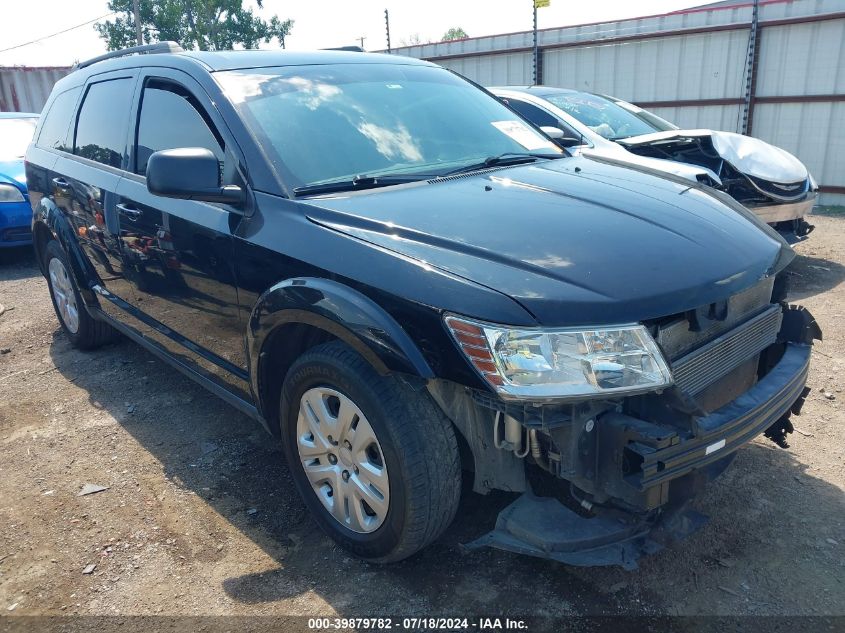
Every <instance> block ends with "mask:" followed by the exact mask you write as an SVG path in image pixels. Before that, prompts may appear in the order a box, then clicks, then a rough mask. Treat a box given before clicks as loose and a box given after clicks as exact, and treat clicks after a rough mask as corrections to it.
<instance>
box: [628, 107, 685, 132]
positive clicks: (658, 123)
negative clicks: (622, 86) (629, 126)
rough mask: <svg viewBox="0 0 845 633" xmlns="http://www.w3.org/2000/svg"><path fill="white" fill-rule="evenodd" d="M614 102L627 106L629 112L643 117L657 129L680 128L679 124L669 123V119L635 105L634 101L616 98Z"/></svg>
mask: <svg viewBox="0 0 845 633" xmlns="http://www.w3.org/2000/svg"><path fill="white" fill-rule="evenodd" d="M614 103H615V104H616V105H618V106H619V107H620V108H625V109H626V110H627V111H628V112H630V113H631V114H633V115H634V116H636V117H637V118H638V119H642V120H643V121H645V122H646V123H648V124H649V125H650V126H651V127H653V128H654V129H655V130H656V131H659V132H667V131H669V130H677V129H679V128H678V126H677V125H675V124H674V123H669V121H667V120H666V119H664V118H663V117H659V116H657V115H656V114H655V113H654V112H649V111H648V110H643V109H642V108H641V107H640V106H635V105H634V104H633V103H628V102H627V101H621V100H619V99H615V100H614Z"/></svg>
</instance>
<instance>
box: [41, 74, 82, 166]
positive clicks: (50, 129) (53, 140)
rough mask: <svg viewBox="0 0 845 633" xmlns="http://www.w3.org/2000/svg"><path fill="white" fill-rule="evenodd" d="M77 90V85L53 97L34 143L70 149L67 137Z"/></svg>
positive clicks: (77, 93)
mask: <svg viewBox="0 0 845 633" xmlns="http://www.w3.org/2000/svg"><path fill="white" fill-rule="evenodd" d="M79 90H80V88H78V87H77V88H72V89H70V90H68V91H67V92H63V93H62V94H60V95H58V96H57V97H56V98H55V99H53V104H52V105H51V106H50V109H49V110H48V111H47V114H45V115H44V121H43V123H42V124H41V132H40V134H39V135H38V141H37V142H36V143H35V144H36V145H37V146H38V147H44V148H48V149H59V150H62V151H63V152H68V151H70V147H69V143H68V140H67V137H68V131H69V130H70V121H71V119H72V118H73V108H74V106H75V105H76V100H77V98H78V97H79Z"/></svg>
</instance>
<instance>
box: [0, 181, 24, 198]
mask: <svg viewBox="0 0 845 633" xmlns="http://www.w3.org/2000/svg"><path fill="white" fill-rule="evenodd" d="M0 202H23V194H22V193H21V190H20V189H18V188H17V187H15V186H14V185H5V184H3V185H0Z"/></svg>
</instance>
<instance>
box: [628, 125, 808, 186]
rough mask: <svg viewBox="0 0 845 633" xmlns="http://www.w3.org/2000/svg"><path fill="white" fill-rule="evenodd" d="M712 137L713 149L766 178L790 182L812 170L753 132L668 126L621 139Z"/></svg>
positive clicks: (631, 142)
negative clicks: (748, 134)
mask: <svg viewBox="0 0 845 633" xmlns="http://www.w3.org/2000/svg"><path fill="white" fill-rule="evenodd" d="M700 137H709V138H710V141H711V143H712V144H713V149H715V150H716V152H717V153H718V154H719V156H720V157H722V158H723V159H724V160H726V161H727V162H729V163H730V164H731V165H732V166H733V167H734V168H735V169H736V170H737V171H739V172H741V173H743V174H746V175H747V176H753V177H754V178H760V179H761V180H767V181H769V182H775V183H781V184H788V183H795V182H803V181H805V180H806V179H807V178H808V176H809V172H808V171H807V168H806V167H805V166H804V164H803V163H802V162H801V161H800V160H798V159H797V158H795V156H793V155H792V154H790V153H789V152H787V151H786V150H782V149H781V148H779V147H775V146H774V145H771V144H769V143H766V142H765V141H761V140H760V139H758V138H754V137H752V136H745V135H743V134H735V133H733V132H717V131H714V130H668V131H666V132H655V133H654V134H643V135H641V136H632V137H630V138H626V139H620V140H619V141H618V143H619V144H621V145H623V146H625V147H630V148H634V147H642V146H645V145H654V144H661V145H665V144H666V143H671V141H672V140H676V139H677V140H682V139H688V138H700Z"/></svg>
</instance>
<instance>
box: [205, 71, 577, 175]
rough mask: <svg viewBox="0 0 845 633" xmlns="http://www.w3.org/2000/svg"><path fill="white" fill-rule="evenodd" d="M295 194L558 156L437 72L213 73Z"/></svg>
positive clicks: (477, 94) (524, 127)
mask: <svg viewBox="0 0 845 633" xmlns="http://www.w3.org/2000/svg"><path fill="white" fill-rule="evenodd" d="M215 78H216V79H217V81H218V83H219V84H220V86H221V87H222V88H223V90H224V91H225V93H226V95H227V96H228V97H229V99H231V101H232V102H233V103H234V104H235V107H237V108H238V109H239V111H240V113H241V115H242V116H243V118H244V119H245V120H246V123H247V125H248V126H249V127H250V128H251V129H252V131H253V133H254V134H255V135H256V137H257V139H258V141H259V143H261V145H262V146H263V148H264V150H265V151H266V152H267V154H268V155H269V157H270V159H271V161H272V162H273V163H274V165H275V166H276V167H277V168H278V169H280V170H281V171H282V172H284V173H285V175H286V176H288V177H291V178H292V179H293V180H294V184H295V185H297V186H300V187H301V186H309V185H311V186H313V185H316V184H321V183H328V182H333V181H344V180H349V179H353V178H355V177H356V176H384V175H387V174H390V175H397V176H399V175H414V174H419V175H420V177H424V176H428V177H431V176H432V175H437V174H444V173H446V172H449V171H452V170H455V169H459V168H461V167H462V166H468V165H472V164H474V163H478V162H481V161H484V160H485V159H487V158H490V157H493V156H499V155H501V154H506V153H516V154H525V153H540V154H543V155H549V156H550V157H559V156H561V155H562V152H561V150H560V149H559V148H557V147H556V146H555V145H554V144H553V143H552V142H551V141H549V140H548V139H547V138H546V137H544V136H543V135H541V134H540V133H538V132H537V131H536V130H535V129H534V128H532V127H531V126H530V125H528V124H526V123H525V122H523V121H522V120H520V119H519V118H518V117H517V116H516V115H515V114H514V113H513V112H511V111H510V110H509V109H507V108H506V107H505V106H503V105H502V104H501V103H499V102H498V101H497V100H496V99H495V98H493V97H490V96H489V95H487V94H485V93H484V92H483V91H481V90H479V89H477V88H476V87H475V86H473V85H472V84H470V83H469V82H467V81H465V80H463V79H460V78H459V77H457V76H455V75H453V74H452V73H450V72H448V71H446V70H444V69H442V68H436V67H430V66H415V65H413V66H412V65H399V64H334V65H319V66H318V65H314V66H291V67H280V68H258V69H251V70H235V71H226V72H219V73H215Z"/></svg>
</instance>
